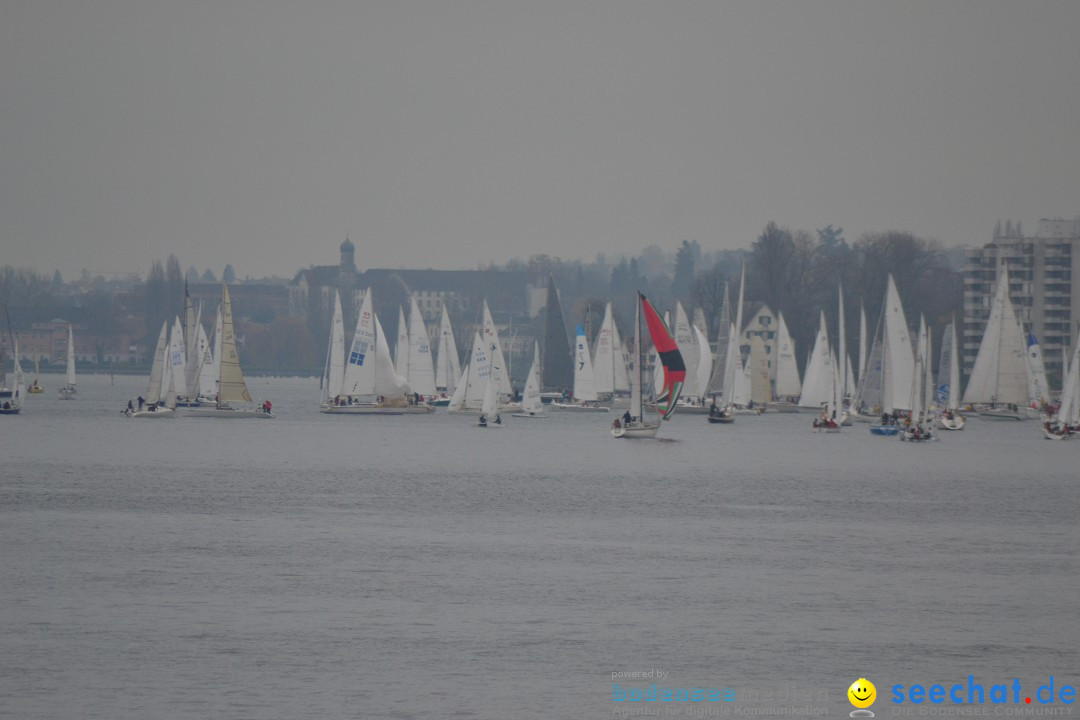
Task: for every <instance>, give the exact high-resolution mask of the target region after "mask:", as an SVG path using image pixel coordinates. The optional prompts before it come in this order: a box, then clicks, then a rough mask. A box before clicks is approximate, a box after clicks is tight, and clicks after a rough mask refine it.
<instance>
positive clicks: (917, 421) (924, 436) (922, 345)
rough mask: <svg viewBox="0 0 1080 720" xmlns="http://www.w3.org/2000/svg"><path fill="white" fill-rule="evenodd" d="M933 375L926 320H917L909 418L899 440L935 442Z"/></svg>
mask: <svg viewBox="0 0 1080 720" xmlns="http://www.w3.org/2000/svg"><path fill="white" fill-rule="evenodd" d="M932 378H933V375H932V374H931V369H930V331H929V328H927V326H926V319H925V318H922V317H920V318H919V345H918V350H917V351H916V353H915V372H914V373H913V374H912V383H911V400H910V402H909V404H910V405H911V417H910V418H908V420H907V421H905V423H904V425H905V427H904V430H903V431H902V432H901V433H900V439H901V440H907V441H915V442H925V441H927V440H936V439H937V438H936V437H935V436H934V431H933V425H932V424H931V423H929V422H927V420H928V419H929V417H930V396H931V392H932V387H931V386H932V384H933V383H932V382H931V380H932Z"/></svg>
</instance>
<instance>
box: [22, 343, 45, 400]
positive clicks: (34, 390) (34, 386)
mask: <svg viewBox="0 0 1080 720" xmlns="http://www.w3.org/2000/svg"><path fill="white" fill-rule="evenodd" d="M40 360H41V356H39V355H38V354H37V353H34V382H32V383H30V387H28V388H26V392H28V393H30V394H31V395H39V394H41V393H43V392H45V386H44V385H42V384H41V363H40Z"/></svg>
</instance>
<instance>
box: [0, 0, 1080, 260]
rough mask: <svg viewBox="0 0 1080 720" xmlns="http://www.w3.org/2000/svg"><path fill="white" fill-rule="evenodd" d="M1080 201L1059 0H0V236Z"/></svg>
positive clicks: (271, 244) (1065, 11)
mask: <svg viewBox="0 0 1080 720" xmlns="http://www.w3.org/2000/svg"><path fill="white" fill-rule="evenodd" d="M1078 214H1080V2H1078V1H1077V0H1061V1H1053V0H1040V1H1039V2H1022V1H1020V0H1011V1H1009V2H1001V1H995V0H960V1H957V0H950V1H948V2H946V1H944V0H935V1H933V2H930V1H925V0H897V1H895V2H893V1H889V2H871V1H870V0H844V1H835V0H798V1H791V2H781V1H774V0H753V1H751V0H746V1H740V2H725V1H716V2H676V1H659V0H656V1H652V2H640V1H636V0H610V1H609V0H572V1H570V2H565V1H561V0H539V1H537V0H529V1H526V2H519V1H516V0H499V1H493V2H470V1H468V0H465V1H461V2H447V1H444V0H431V1H426V2H413V1H411V0H388V1H385V2H319V1H311V0H304V1H302V2H301V1H296V2H273V1H271V0H224V1H222V0H212V1H207V2H203V1H197V0H196V1H189V0H185V1H183V2H166V1H164V0H160V1H155V0H132V1H127V0H115V1H113V0H74V1H71V2H52V1H50V0H41V1H37V0H25V1H23V0H4V1H3V2H2V3H0V264H14V265H16V266H30V267H36V268H37V269H39V270H42V271H51V270H52V269H54V268H59V269H60V270H61V272H63V273H64V274H65V275H66V276H71V275H73V274H75V273H77V272H78V271H79V270H80V269H81V268H88V269H90V270H91V271H92V272H95V273H96V272H99V271H108V270H132V271H133V270H140V271H142V272H145V271H146V270H147V268H148V267H149V266H150V263H151V262H152V261H153V260H155V259H159V260H164V258H165V257H166V256H167V255H168V254H169V253H176V254H177V255H178V256H179V257H180V260H181V262H182V264H183V266H184V267H185V268H186V267H187V266H189V265H191V264H194V265H196V266H197V267H198V268H199V270H200V271H201V270H203V269H205V268H207V267H211V268H213V269H214V271H215V273H220V270H221V268H222V267H223V266H224V264H225V263H227V262H231V263H233V264H234V265H235V266H236V268H237V270H238V272H239V273H240V274H241V275H248V274H250V275H253V276H258V275H263V274H278V275H290V274H291V273H293V272H294V271H295V270H297V269H298V268H300V267H306V266H308V265H309V264H312V263H315V264H329V263H333V262H336V253H337V245H338V243H340V242H341V241H342V240H343V239H344V237H345V235H346V234H348V235H349V236H350V237H351V238H352V239H353V241H354V242H356V244H357V261H358V263H359V264H360V266H361V267H362V268H367V267H399V266H408V267H435V268H462V267H475V266H476V264H477V263H479V262H486V261H489V260H496V261H500V262H501V261H505V260H508V259H510V258H512V257H525V256H528V255H530V254H534V253H541V252H544V253H549V254H554V255H560V256H563V257H568V258H583V259H591V258H592V257H593V256H595V255H596V253H598V252H603V253H607V254H609V255H611V254H618V253H637V252H638V251H640V250H641V249H642V248H644V247H645V246H647V245H651V244H658V245H661V246H664V247H669V248H673V247H674V246H675V245H676V244H677V243H678V242H680V241H681V240H683V239H696V240H698V241H700V242H701V244H702V246H703V248H705V249H706V250H712V249H719V248H734V247H745V246H747V245H748V244H749V243H750V242H752V241H753V239H754V238H755V237H756V236H757V235H758V234H759V233H760V231H761V229H762V228H763V227H764V225H765V224H766V223H767V222H769V221H770V220H775V221H776V222H778V223H780V224H782V225H787V226H789V227H793V228H801V229H806V230H813V229H815V228H820V227H824V226H825V225H827V224H830V223H832V224H834V225H839V226H842V227H843V228H844V230H845V235H846V236H847V237H848V238H849V239H850V240H854V239H856V238H857V237H858V236H859V235H861V234H862V233H864V232H877V231H883V230H890V229H899V230H907V231H910V232H913V233H916V234H918V235H922V236H926V237H933V238H938V239H940V240H942V241H943V242H944V243H946V244H947V245H954V244H963V243H971V244H975V243H984V242H987V241H988V240H989V238H990V234H991V231H992V228H993V224H994V222H995V220H997V219H998V218H1001V219H1014V220H1020V221H1022V222H1023V223H1024V224H1025V228H1027V229H1033V227H1034V225H1035V223H1036V221H1037V220H1038V219H1039V218H1040V217H1052V216H1065V217H1072V216H1076V215H1078Z"/></svg>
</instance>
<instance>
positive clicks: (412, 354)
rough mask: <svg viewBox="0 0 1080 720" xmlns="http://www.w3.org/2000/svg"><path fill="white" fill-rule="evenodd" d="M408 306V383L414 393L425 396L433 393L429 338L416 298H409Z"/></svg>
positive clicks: (433, 377) (433, 373)
mask: <svg viewBox="0 0 1080 720" xmlns="http://www.w3.org/2000/svg"><path fill="white" fill-rule="evenodd" d="M410 301H411V302H410V307H409V375H408V377H409V385H411V386H412V390H413V392H415V393H420V394H421V395H425V396H428V397H430V396H432V395H434V394H435V368H434V366H433V365H432V362H431V340H430V339H429V338H428V333H427V327H426V326H425V325H424V316H423V315H421V314H420V306H419V305H418V304H417V303H416V298H415V297H412V298H410Z"/></svg>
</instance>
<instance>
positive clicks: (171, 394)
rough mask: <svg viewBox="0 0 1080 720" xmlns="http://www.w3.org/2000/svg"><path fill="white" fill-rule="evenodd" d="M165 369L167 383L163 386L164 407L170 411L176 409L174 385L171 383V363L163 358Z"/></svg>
mask: <svg viewBox="0 0 1080 720" xmlns="http://www.w3.org/2000/svg"><path fill="white" fill-rule="evenodd" d="M165 368H166V372H167V373H168V382H166V384H165V407H167V408H169V409H170V410H175V409H176V384H175V383H174V382H173V374H172V363H170V362H169V359H168V357H166V358H165Z"/></svg>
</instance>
